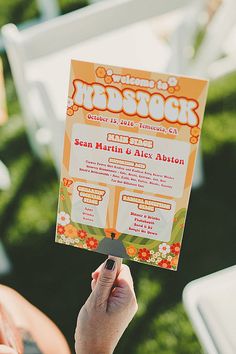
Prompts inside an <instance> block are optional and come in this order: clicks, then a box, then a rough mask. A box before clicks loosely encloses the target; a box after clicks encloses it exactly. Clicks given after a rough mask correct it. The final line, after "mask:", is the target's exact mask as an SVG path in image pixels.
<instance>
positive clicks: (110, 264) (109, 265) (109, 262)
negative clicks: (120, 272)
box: [105, 258, 115, 270]
mask: <svg viewBox="0 0 236 354" xmlns="http://www.w3.org/2000/svg"><path fill="white" fill-rule="evenodd" d="M105 268H106V269H108V270H113V269H114V268H115V261H114V260H113V259H110V258H108V260H107V261H106V265H105Z"/></svg>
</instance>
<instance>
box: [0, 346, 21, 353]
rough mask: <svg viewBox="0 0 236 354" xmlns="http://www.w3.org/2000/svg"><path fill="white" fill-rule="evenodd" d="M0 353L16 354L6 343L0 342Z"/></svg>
mask: <svg viewBox="0 0 236 354" xmlns="http://www.w3.org/2000/svg"><path fill="white" fill-rule="evenodd" d="M0 354H17V351H16V350H15V349H12V348H10V347H8V346H7V345H2V344H0Z"/></svg>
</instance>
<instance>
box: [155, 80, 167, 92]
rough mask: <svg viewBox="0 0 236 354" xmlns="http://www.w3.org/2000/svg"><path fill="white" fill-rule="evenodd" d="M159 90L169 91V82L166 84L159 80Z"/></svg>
mask: <svg viewBox="0 0 236 354" xmlns="http://www.w3.org/2000/svg"><path fill="white" fill-rule="evenodd" d="M157 88H158V89H159V90H167V89H168V84H167V82H164V81H162V80H158V81H157Z"/></svg>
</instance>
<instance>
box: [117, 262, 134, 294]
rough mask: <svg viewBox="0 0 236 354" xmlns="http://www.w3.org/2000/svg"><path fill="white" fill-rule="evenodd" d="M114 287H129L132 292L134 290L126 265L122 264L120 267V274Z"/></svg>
mask: <svg viewBox="0 0 236 354" xmlns="http://www.w3.org/2000/svg"><path fill="white" fill-rule="evenodd" d="M116 286H118V287H121V288H125V287H129V288H131V289H132V290H133V289H134V283H133V278H132V275H131V272H130V269H129V267H128V266H127V265H126V264H123V265H122V267H121V270H120V273H119V275H118V276H117V279H116Z"/></svg>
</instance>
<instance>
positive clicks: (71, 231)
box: [64, 224, 77, 238]
mask: <svg viewBox="0 0 236 354" xmlns="http://www.w3.org/2000/svg"><path fill="white" fill-rule="evenodd" d="M64 234H65V236H67V237H72V238H75V237H77V229H76V227H74V226H73V225H71V224H68V225H66V226H65V232H64Z"/></svg>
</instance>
